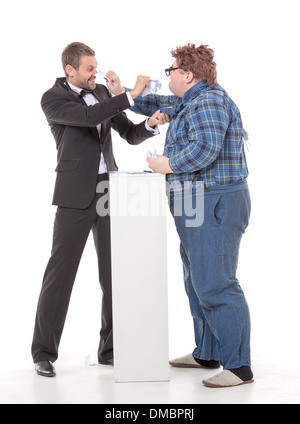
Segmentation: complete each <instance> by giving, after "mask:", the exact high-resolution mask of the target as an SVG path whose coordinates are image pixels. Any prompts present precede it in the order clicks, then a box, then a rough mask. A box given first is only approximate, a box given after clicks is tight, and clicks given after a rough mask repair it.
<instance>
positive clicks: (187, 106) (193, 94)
mask: <svg viewBox="0 0 300 424" xmlns="http://www.w3.org/2000/svg"><path fill="white" fill-rule="evenodd" d="M134 103H135V104H134V106H133V107H132V108H131V109H130V110H132V111H133V112H136V113H139V114H141V115H146V116H152V115H153V113H154V112H156V111H157V110H158V109H161V108H163V107H170V106H171V107H174V108H177V109H179V113H178V114H177V115H176V116H171V120H170V123H169V128H168V131H167V134H166V141H165V147H164V153H163V155H164V156H167V157H168V158H169V159H170V160H169V165H170V167H171V169H172V171H173V172H174V174H168V175H167V180H168V182H169V183H170V184H171V183H172V182H175V181H176V182H177V181H179V182H182V183H184V182H185V181H192V182H193V181H197V180H202V181H204V183H205V185H206V187H212V186H215V185H219V184H230V183H234V182H237V181H240V180H243V179H245V178H246V177H247V176H248V168H247V162H246V157H245V152H244V140H243V125H242V120H241V115H240V112H239V109H238V108H237V106H236V105H235V104H234V102H233V101H232V100H231V99H230V98H229V96H228V94H227V93H226V91H225V90H224V89H223V88H222V87H221V86H220V85H219V84H213V85H209V86H207V85H206V82H205V81H201V82H200V83H198V84H196V85H194V86H193V87H192V88H190V89H189V90H188V91H187V92H186V93H185V95H184V97H183V98H180V97H176V96H161V95H158V94H149V95H147V96H145V97H142V96H139V97H137V98H136V99H135V100H134Z"/></svg>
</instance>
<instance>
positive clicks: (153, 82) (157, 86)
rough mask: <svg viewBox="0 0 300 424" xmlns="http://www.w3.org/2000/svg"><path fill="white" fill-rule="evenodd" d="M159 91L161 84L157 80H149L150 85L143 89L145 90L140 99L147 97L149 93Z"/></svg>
mask: <svg viewBox="0 0 300 424" xmlns="http://www.w3.org/2000/svg"><path fill="white" fill-rule="evenodd" d="M160 89H161V82H160V81H159V79H157V78H150V85H149V86H148V87H147V88H145V90H144V91H143V93H142V97H144V96H147V95H148V94H151V93H156V92H157V90H160Z"/></svg>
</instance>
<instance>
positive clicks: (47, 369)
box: [34, 361, 56, 377]
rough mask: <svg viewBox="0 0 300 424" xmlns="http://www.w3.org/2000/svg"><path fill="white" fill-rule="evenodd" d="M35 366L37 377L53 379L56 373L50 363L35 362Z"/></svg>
mask: <svg viewBox="0 0 300 424" xmlns="http://www.w3.org/2000/svg"><path fill="white" fill-rule="evenodd" d="M34 365H35V370H36V372H37V374H38V375H42V376H43V377H55V376H56V372H55V368H54V366H53V364H52V362H51V361H42V362H37V363H36V364H34Z"/></svg>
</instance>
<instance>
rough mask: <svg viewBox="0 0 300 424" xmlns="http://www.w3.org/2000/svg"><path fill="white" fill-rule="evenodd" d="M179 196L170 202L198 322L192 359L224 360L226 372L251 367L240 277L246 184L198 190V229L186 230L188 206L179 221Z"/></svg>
mask: <svg viewBox="0 0 300 424" xmlns="http://www.w3.org/2000/svg"><path fill="white" fill-rule="evenodd" d="M177 195H178V193H176V192H174V191H170V193H169V194H168V197H169V206H170V210H171V213H172V215H173V217H174V220H175V225H176V229H177V232H178V235H179V238H180V254H181V259H182V264H183V275H184V283H185V290H186V293H187V296H188V299H189V304H190V310H191V314H192V317H193V323H194V332H195V343H196V348H195V350H194V351H193V356H194V357H196V358H198V359H203V360H217V361H220V364H221V365H222V366H223V369H234V368H240V367H241V366H250V365H251V360H250V314H249V308H248V305H247V302H246V299H245V296H244V293H243V290H242V288H241V287H240V285H239V281H238V279H237V277H236V271H237V265H238V256H239V248H240V241H241V238H242V235H243V233H244V231H245V229H246V227H247V225H248V221H249V216H250V208H251V202H250V195H249V190H248V185H247V181H246V180H243V181H242V182H238V183H234V184H229V185H224V186H215V187H212V188H209V191H208V192H202V194H199V193H197V191H196V190H195V189H194V190H193V191H192V193H191V194H190V195H191V196H192V198H193V202H194V203H193V204H194V205H196V204H197V199H196V196H199V195H200V196H202V200H204V205H203V213H204V215H203V224H202V225H198V226H187V225H186V224H187V220H190V219H191V217H190V216H187V215H186V213H185V208H184V207H182V214H181V215H180V216H176V214H175V213H174V210H175V209H176V208H175V205H176V202H177V201H178V197H177ZM183 197H184V196H183ZM176 199H177V200H176ZM198 200H199V199H198ZM179 201H181V200H179ZM177 215H178V214H177Z"/></svg>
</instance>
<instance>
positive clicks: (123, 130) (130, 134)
mask: <svg viewBox="0 0 300 424" xmlns="http://www.w3.org/2000/svg"><path fill="white" fill-rule="evenodd" d="M111 123H112V128H113V129H114V130H115V131H117V132H118V133H119V135H120V137H122V138H123V139H125V140H126V141H127V142H128V143H129V144H140V143H142V142H143V141H145V140H146V139H147V138H150V137H153V136H154V134H153V133H152V132H151V131H148V130H147V128H146V126H145V121H143V122H141V123H139V124H134V123H133V122H132V121H131V120H130V119H129V118H128V117H127V115H126V114H125V113H124V112H123V113H120V114H118V115H116V116H115V117H114V118H112V120H111Z"/></svg>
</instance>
